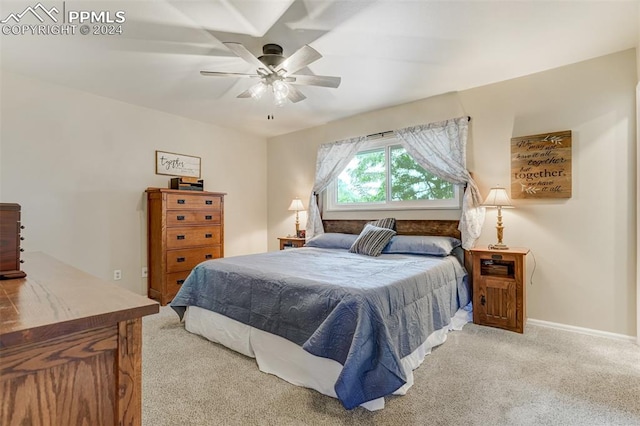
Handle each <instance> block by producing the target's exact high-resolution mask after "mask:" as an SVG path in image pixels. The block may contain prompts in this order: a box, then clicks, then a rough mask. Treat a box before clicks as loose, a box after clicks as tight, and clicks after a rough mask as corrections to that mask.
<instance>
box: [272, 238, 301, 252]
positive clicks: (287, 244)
mask: <svg viewBox="0 0 640 426" xmlns="http://www.w3.org/2000/svg"><path fill="white" fill-rule="evenodd" d="M278 240H280V250H284V249H290V248H298V247H302V246H303V245H304V243H305V239H304V238H296V237H278Z"/></svg>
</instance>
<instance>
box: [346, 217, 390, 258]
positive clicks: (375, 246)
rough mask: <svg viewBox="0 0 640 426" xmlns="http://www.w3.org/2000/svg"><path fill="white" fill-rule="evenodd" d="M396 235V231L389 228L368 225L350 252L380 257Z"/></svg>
mask: <svg viewBox="0 0 640 426" xmlns="http://www.w3.org/2000/svg"><path fill="white" fill-rule="evenodd" d="M394 235H396V231H394V230H393V229H388V228H379V227H377V226H373V225H369V224H366V225H365V226H364V229H363V230H362V232H361V233H360V235H358V238H357V239H356V240H355V242H354V243H353V245H352V246H351V248H350V249H349V251H350V252H351V253H358V254H364V255H367V256H380V253H382V249H383V248H384V247H385V246H386V245H387V243H389V241H390V240H391V238H392V237H393V236H394Z"/></svg>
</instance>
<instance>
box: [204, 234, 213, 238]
mask: <svg viewBox="0 0 640 426" xmlns="http://www.w3.org/2000/svg"><path fill="white" fill-rule="evenodd" d="M204 237H205V238H212V237H213V235H212V234H204Z"/></svg>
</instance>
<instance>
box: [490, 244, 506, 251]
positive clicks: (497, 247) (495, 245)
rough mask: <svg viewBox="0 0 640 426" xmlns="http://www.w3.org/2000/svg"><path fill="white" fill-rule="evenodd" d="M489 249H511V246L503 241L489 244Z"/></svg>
mask: <svg viewBox="0 0 640 426" xmlns="http://www.w3.org/2000/svg"><path fill="white" fill-rule="evenodd" d="M488 248H489V250H509V246H508V245H506V244H502V243H497V244H489V247H488Z"/></svg>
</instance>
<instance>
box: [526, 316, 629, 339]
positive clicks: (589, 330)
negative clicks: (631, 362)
mask: <svg viewBox="0 0 640 426" xmlns="http://www.w3.org/2000/svg"><path fill="white" fill-rule="evenodd" d="M527 324H531V325H539V326H540V327H548V328H555V329H557V330H564V331H572V332H574V333H581V334H587V335H589V336H597V337H606V338H609V339H615V340H623V341H625V342H632V343H637V342H636V337H635V336H627V335H626V334H618V333H610V332H608V331H601V330H594V329H592V328H584V327H576V326H574V325H567V324H560V323H557V322H550V321H542V320H537V319H533V318H527Z"/></svg>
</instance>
